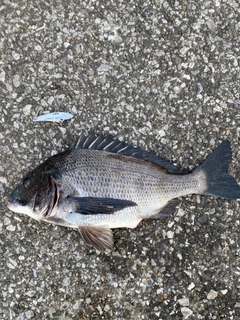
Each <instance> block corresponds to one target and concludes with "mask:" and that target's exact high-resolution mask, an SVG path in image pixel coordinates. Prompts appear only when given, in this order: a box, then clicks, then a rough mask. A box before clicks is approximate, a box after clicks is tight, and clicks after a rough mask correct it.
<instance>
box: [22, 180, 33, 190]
mask: <svg viewBox="0 0 240 320" xmlns="http://www.w3.org/2000/svg"><path fill="white" fill-rule="evenodd" d="M31 182H32V181H31V179H30V178H25V179H23V183H22V185H23V186H24V188H28V187H29V186H30V184H31Z"/></svg>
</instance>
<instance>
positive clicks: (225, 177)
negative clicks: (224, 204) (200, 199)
mask: <svg viewBox="0 0 240 320" xmlns="http://www.w3.org/2000/svg"><path fill="white" fill-rule="evenodd" d="M231 159H232V151H231V147H230V142H229V141H228V140H225V141H223V142H222V143H221V144H220V145H219V146H218V147H217V148H216V149H215V150H214V151H213V152H212V153H211V154H210V155H209V156H208V158H207V159H206V160H205V161H204V163H203V164H202V165H201V166H199V167H198V168H197V170H196V171H199V170H202V171H203V172H204V173H205V177H206V180H207V181H206V182H207V189H206V190H205V191H204V192H203V194H207V195H214V196H217V197H222V198H226V199H239V198H240V186H239V185H238V183H237V182H236V180H235V179H234V177H233V176H231V175H230V174H229V173H228V167H229V163H230V161H231Z"/></svg>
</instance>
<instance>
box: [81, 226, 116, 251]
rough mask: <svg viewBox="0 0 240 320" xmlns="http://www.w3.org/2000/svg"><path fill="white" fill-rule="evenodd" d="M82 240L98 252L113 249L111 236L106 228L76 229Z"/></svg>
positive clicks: (110, 232) (89, 227)
mask: <svg viewBox="0 0 240 320" xmlns="http://www.w3.org/2000/svg"><path fill="white" fill-rule="evenodd" d="M78 230H79V231H80V233H81V236H82V237H83V239H84V240H85V241H86V243H88V244H89V245H91V246H93V247H94V248H96V249H97V250H98V251H104V250H106V249H110V250H111V249H112V247H113V234H112V231H111V229H110V228H108V227H104V226H102V227H92V226H87V227H78Z"/></svg>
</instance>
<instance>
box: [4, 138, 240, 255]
mask: <svg viewBox="0 0 240 320" xmlns="http://www.w3.org/2000/svg"><path fill="white" fill-rule="evenodd" d="M231 159H232V152H231V146H230V142H229V141H228V140H225V141H223V142H222V143H221V144H220V145H218V147H217V148H216V149H215V150H214V151H213V152H212V153H211V154H210V155H209V156H208V157H207V158H206V160H205V161H204V162H203V163H202V164H201V165H199V166H198V167H196V168H195V169H194V170H192V171H191V172H189V173H186V174H182V173H181V172H180V171H179V170H178V168H177V167H176V166H175V165H174V164H173V163H172V162H171V161H169V160H167V159H165V158H163V157H160V156H157V155H155V154H153V153H149V152H147V151H144V150H142V149H140V148H139V147H134V146H132V145H128V144H127V143H125V142H121V141H120V140H119V139H114V138H113V137H112V136H104V135H103V134H100V135H95V134H89V135H85V134H84V133H82V134H81V135H80V137H79V139H78V141H76V142H74V143H73V144H72V145H71V146H70V147H69V148H68V149H67V150H65V151H63V152H61V153H58V154H56V155H53V156H51V157H50V158H48V159H47V160H45V161H44V162H43V163H41V164H40V165H38V166H37V167H36V168H35V169H34V170H32V171H30V172H29V173H27V174H26V175H25V176H24V177H23V178H22V180H21V181H20V183H19V184H18V185H17V186H16V187H15V188H14V189H13V191H12V192H11V193H10V194H9V196H8V204H7V205H8V208H9V209H10V210H12V211H13V212H16V213H20V214H25V215H28V216H29V217H31V218H33V219H35V220H38V221H44V222H48V223H53V224H56V225H62V226H65V227H70V228H76V229H78V230H79V232H80V234H81V236H82V238H83V239H84V240H85V242H86V243H87V244H89V245H92V246H93V247H94V248H95V249H96V250H98V251H105V250H112V249H113V246H114V239H113V233H112V229H113V228H135V227H137V225H138V224H139V223H140V222H141V221H142V220H145V219H159V218H164V217H169V216H171V215H172V214H174V212H175V211H176V207H177V206H178V205H179V203H180V199H179V198H181V197H184V196H186V195H190V194H200V195H213V196H217V197H221V198H226V199H239V198H240V186H239V185H238V183H237V182H236V180H235V179H234V177H233V176H232V175H231V174H230V173H229V172H228V167H229V163H230V161H231Z"/></svg>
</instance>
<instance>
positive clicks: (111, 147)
mask: <svg viewBox="0 0 240 320" xmlns="http://www.w3.org/2000/svg"><path fill="white" fill-rule="evenodd" d="M70 149H71V150H74V149H90V150H103V151H107V152H112V153H119V154H123V155H125V156H132V157H135V158H138V159H143V160H146V161H150V162H153V163H155V164H157V165H159V166H161V167H163V168H165V169H166V170H167V171H168V172H170V173H179V171H178V169H177V168H176V167H175V166H174V164H172V163H171V162H170V161H169V160H167V159H165V158H162V157H158V156H156V155H154V154H152V153H150V152H147V151H144V150H142V149H140V148H138V147H134V146H132V145H129V144H127V143H125V142H122V141H120V140H118V139H114V138H113V137H111V136H106V137H104V135H103V134H101V135H99V136H96V135H95V134H90V135H89V136H85V134H84V133H82V134H81V135H80V137H79V139H78V141H77V142H75V143H73V144H72V145H71V147H70Z"/></svg>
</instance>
